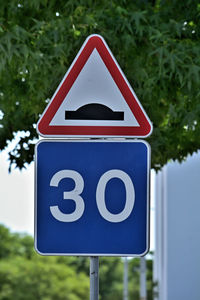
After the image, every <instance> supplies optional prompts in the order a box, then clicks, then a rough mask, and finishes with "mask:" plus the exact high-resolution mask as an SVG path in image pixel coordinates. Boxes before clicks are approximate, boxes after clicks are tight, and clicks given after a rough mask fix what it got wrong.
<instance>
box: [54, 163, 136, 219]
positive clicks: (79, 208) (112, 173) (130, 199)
mask: <svg viewBox="0 0 200 300" xmlns="http://www.w3.org/2000/svg"><path fill="white" fill-rule="evenodd" d="M64 178H71V179H73V181H74V183H75V187H74V189H73V190H72V191H69V192H64V193H63V199H64V200H73V201H74V202H75V205H76V207H75V210H74V212H73V213H70V214H69V213H68V214H65V213H63V212H61V211H60V209H59V207H58V206H50V211H51V213H52V215H53V217H54V218H55V219H57V220H58V221H61V222H74V221H77V220H78V219H80V218H81V216H82V215H83V213H84V210H85V204H84V200H83V198H82V197H81V196H80V194H81V193H82V192H83V189H84V180H83V177H82V176H81V175H80V173H78V172H76V171H74V170H61V171H58V172H57V173H55V174H54V175H53V177H52V178H51V181H50V186H54V187H58V185H59V182H60V181H61V180H62V179H64ZM113 178H118V179H120V180H121V181H122V182H123V183H124V186H125V190H126V201H125V206H124V209H123V210H122V211H121V212H120V213H117V214H112V213H111V212H110V211H108V209H107V207H106V201H105V190H106V185H107V183H108V182H109V180H111V179H113ZM96 202H97V208H98V210H99V213H100V214H101V216H102V217H103V218H104V219H105V220H107V221H109V222H112V223H118V222H122V221H124V220H126V219H127V218H128V217H129V216H130V214H131V212H132V210H133V207H134V203H135V189H134V185H133V182H132V180H131V178H130V177H129V175H128V174H127V173H125V172H124V171H122V170H117V169H113V170H109V171H107V172H105V173H104V174H103V175H102V176H101V177H100V179H99V182H98V184H97V189H96Z"/></svg>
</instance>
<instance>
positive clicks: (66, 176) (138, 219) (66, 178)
mask: <svg viewBox="0 0 200 300" xmlns="http://www.w3.org/2000/svg"><path fill="white" fill-rule="evenodd" d="M149 152H150V148H149V146H148V144H147V143H146V142H144V141H125V140H124V141H99V140H91V141H88V140H84V141H80V140H79V141H78V140H76V141H69V140H66V141H63V140H43V141H40V142H39V143H38V144H37V146H36V153H35V156H36V164H35V165H36V179H35V180H36V184H35V186H36V193H35V196H36V199H35V248H36V249H37V251H38V252H39V253H41V254H46V255H50V254H55V255H86V256H100V255H102V256H115V255H116V256H135V255H136V256H141V255H144V254H145V253H146V252H147V251H148V247H149V242H148V236H149V170H150V153H149Z"/></svg>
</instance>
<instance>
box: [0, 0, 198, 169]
mask: <svg viewBox="0 0 200 300" xmlns="http://www.w3.org/2000/svg"><path fill="white" fill-rule="evenodd" d="M199 16H200V4H199V1H197V0H186V1H184V2H183V1H179V0H172V1H170V2H169V1H167V0H156V1H153V0H152V1H147V0H136V1H131V0H112V1H105V0H102V1H91V0H76V1H71V0H68V1H64V0H35V1H25V0H13V1H6V0H2V1H1V10H0V112H1V114H0V118H1V120H0V148H1V149H4V148H5V147H6V145H7V143H8V142H9V141H11V140H12V139H13V137H14V136H15V134H16V132H18V131H21V132H22V131H23V135H22V136H21V138H20V140H19V142H18V144H17V146H16V147H15V148H14V149H13V151H11V152H10V161H11V163H14V164H16V165H17V166H18V167H19V168H22V167H23V166H24V165H25V164H26V163H30V162H31V161H32V159H33V152H34V143H35V140H36V139H37V138H38V136H37V133H36V131H35V124H36V123H37V121H38V118H39V115H40V114H41V113H42V112H43V110H44V108H45V106H46V105H47V102H48V101H49V98H50V97H51V96H52V94H53V93H54V91H55V90H56V88H57V86H58V84H59V82H60V81H61V79H62V77H63V76H64V74H65V72H66V71H67V69H68V68H69V66H70V64H71V62H72V61H73V59H74V57H75V55H76V53H77V52H78V50H79V48H80V47H81V45H82V43H83V41H84V40H85V38H86V37H87V36H88V35H89V34H92V33H98V34H101V35H102V36H103V37H104V38H105V39H106V41H107V42H108V44H109V46H110V48H111V50H112V52H113V54H114V55H115V57H116V59H117V60H118V62H119V64H120V66H121V67H122V70H123V71H124V73H125V74H126V76H127V78H128V80H129V82H130V84H131V85H132V86H133V88H134V90H135V92H136V94H137V96H138V98H139V99H140V101H141V103H142V105H143V106H144V108H145V110H146V112H147V114H148V115H149V117H150V119H151V120H152V122H153V125H154V132H153V134H152V136H151V137H150V138H149V139H148V141H149V142H150V144H151V146H152V167H154V168H156V169H159V168H160V167H161V166H162V165H164V164H165V163H166V162H167V161H168V160H169V159H178V160H180V161H181V160H183V159H184V158H185V157H186V155H187V154H188V153H192V152H193V151H197V150H198V149H199V147H200V140H199V134H200V123H199V122H198V120H199V117H200V104H199V103H200V102H199V96H200V92H199V78H200V58H199V52H200V39H199V36H200V31H199V28H200V26H199V25H200V24H199V23H200V18H199Z"/></svg>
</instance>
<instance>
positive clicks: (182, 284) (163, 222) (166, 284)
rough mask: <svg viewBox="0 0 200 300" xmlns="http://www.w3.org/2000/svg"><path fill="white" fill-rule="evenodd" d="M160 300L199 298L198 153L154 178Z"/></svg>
mask: <svg viewBox="0 0 200 300" xmlns="http://www.w3.org/2000/svg"><path fill="white" fill-rule="evenodd" d="M155 227H156V249H155V252H156V253H155V266H154V270H155V274H154V276H155V280H158V282H159V285H158V292H159V297H158V298H155V299H159V300H179V299H180V300H199V299H200V153H198V154H194V155H193V156H190V157H188V159H187V160H186V162H183V163H182V164H179V163H178V162H173V163H169V164H168V165H167V166H166V167H165V168H164V169H163V170H162V172H159V174H158V175H157V176H156V226H155Z"/></svg>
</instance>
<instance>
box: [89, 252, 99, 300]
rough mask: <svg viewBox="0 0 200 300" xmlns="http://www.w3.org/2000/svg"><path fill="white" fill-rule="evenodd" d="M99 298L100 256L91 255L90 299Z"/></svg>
mask: <svg viewBox="0 0 200 300" xmlns="http://www.w3.org/2000/svg"><path fill="white" fill-rule="evenodd" d="M98 299H99V257H98V256H91V257H90V300H98Z"/></svg>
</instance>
